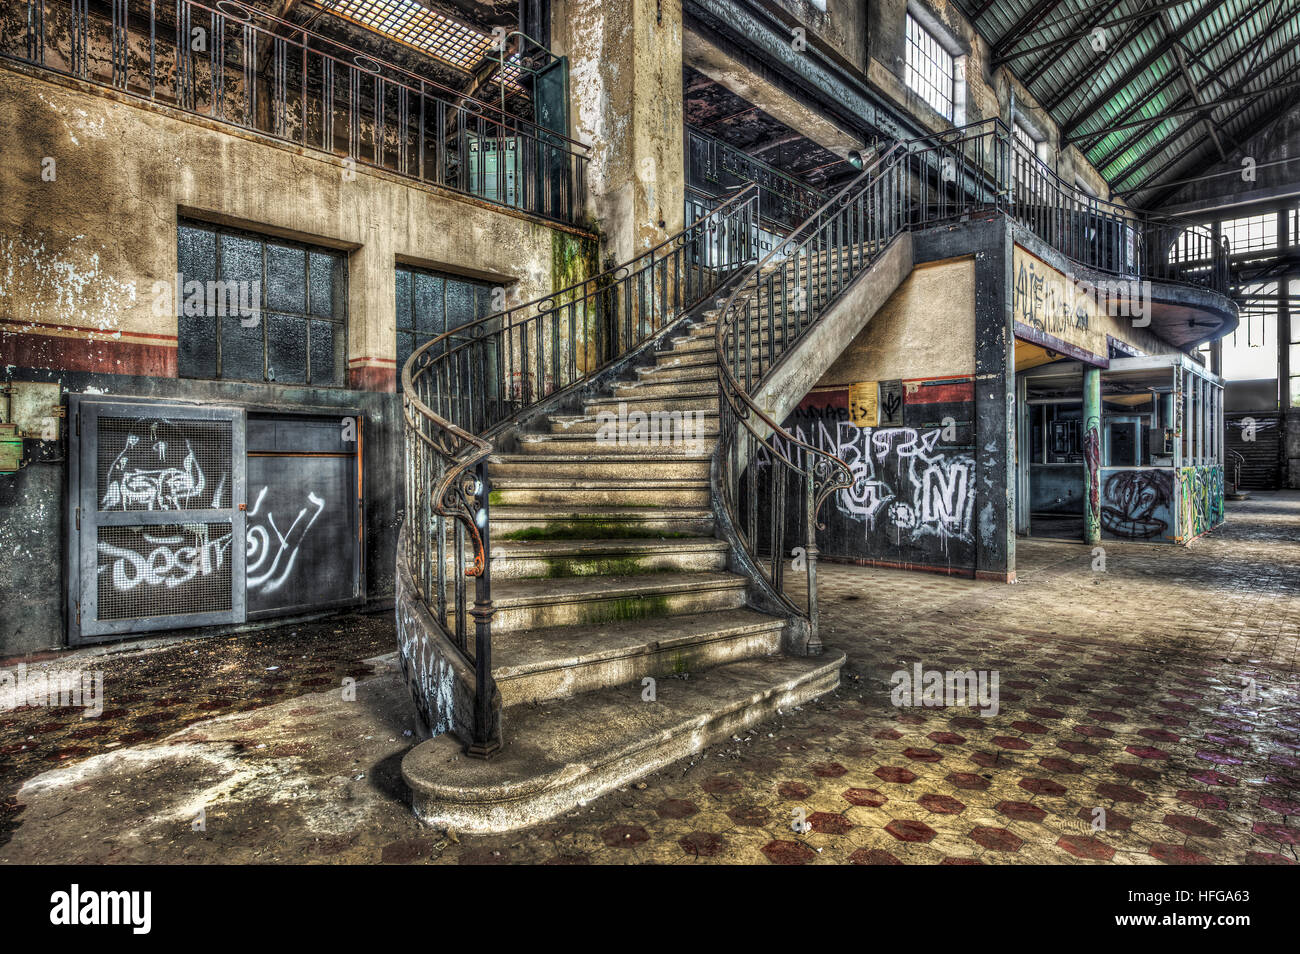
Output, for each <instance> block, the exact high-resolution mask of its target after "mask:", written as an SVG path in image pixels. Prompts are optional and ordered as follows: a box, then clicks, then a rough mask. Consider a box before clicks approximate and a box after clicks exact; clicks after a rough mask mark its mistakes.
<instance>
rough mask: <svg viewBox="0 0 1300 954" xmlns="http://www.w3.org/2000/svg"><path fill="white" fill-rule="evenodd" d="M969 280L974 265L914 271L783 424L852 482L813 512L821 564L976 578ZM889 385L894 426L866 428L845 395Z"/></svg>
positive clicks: (954, 261) (965, 259)
mask: <svg viewBox="0 0 1300 954" xmlns="http://www.w3.org/2000/svg"><path fill="white" fill-rule="evenodd" d="M923 244H924V243H923ZM940 254H942V253H940ZM975 275H976V261H975V257H974V256H973V255H964V256H962V257H960V258H946V257H941V258H940V259H939V260H937V261H929V262H925V263H923V264H919V265H917V266H916V267H915V268H914V269H913V270H912V272H911V273H910V274H909V275H908V276H907V277H906V278H905V279H904V280H903V282H902V284H901V285H900V286H899V287H898V288H897V290H895V291H894V293H893V294H892V295H891V296H890V298H889V299H888V300H887V301H886V302H885V304H884V305H883V306H882V307H881V308H880V310H879V311H878V312H877V313H876V314H875V316H874V317H872V319H871V320H870V321H869V322H868V323H867V325H866V327H865V328H864V329H863V330H862V331H861V332H860V333H859V334H858V336H857V337H856V338H855V339H854V340H853V341H852V342H851V343H850V344H849V345H848V346H847V347H846V348H845V349H844V351H843V352H842V354H841V355H840V356H839V358H838V359H837V360H836V361H835V362H834V364H833V365H832V366H831V367H830V368H829V370H828V371H827V372H826V374H825V375H823V377H822V378H821V380H820V381H819V382H818V384H817V387H816V388H815V389H814V390H813V391H812V392H810V393H809V394H808V395H807V396H806V397H805V398H804V400H803V402H802V403H801V404H800V405H799V407H798V408H797V409H796V410H795V412H794V413H793V414H791V415H790V416H789V417H788V418H787V419H786V420H785V422H784V425H785V427H786V429H787V430H789V431H790V432H791V433H793V434H794V435H795V436H796V437H798V438H799V439H800V440H803V441H806V442H807V443H810V444H812V445H813V446H815V447H818V448H820V449H821V450H824V451H826V452H828V453H831V454H835V455H836V456H838V457H840V458H841V459H842V460H844V461H845V462H846V463H847V464H848V465H849V466H850V468H851V470H852V471H853V474H854V484H853V486H852V487H851V488H849V489H847V490H844V491H840V492H839V493H837V494H835V495H834V497H832V498H831V499H830V500H829V501H827V504H826V506H825V508H824V509H823V517H824V519H825V521H826V528H825V529H824V530H823V531H820V532H819V533H818V544H817V545H818V547H819V548H820V549H821V551H822V553H823V555H825V556H826V557H828V558H831V559H844V560H851V561H854V562H864V563H877V564H884V565H891V566H902V567H908V568H914V569H925V570H936V571H940V572H950V573H961V574H967V575H974V574H975V573H976V571H977V568H978V567H979V565H980V560H979V557H978V554H977V549H978V548H977V544H976V526H975V505H976V487H977V483H976V469H975V458H974V441H975V437H974V435H975V386H974V379H973V374H974V372H975V366H976V349H975V335H976V316H975V285H976V282H975ZM896 379H898V380H901V381H902V394H901V398H902V400H901V407H900V408H892V407H885V406H884V405H882V406H881V407H880V409H879V410H880V413H881V416H882V419H888V420H892V421H894V422H895V423H893V424H889V425H885V424H882V425H880V426H869V424H868V422H867V421H864V420H863V419H862V418H861V417H860V416H859V412H858V409H857V408H856V407H855V406H854V403H853V399H852V392H851V390H850V389H851V388H852V387H853V386H854V385H860V384H867V385H868V386H870V384H872V383H874V382H878V381H887V380H896ZM885 415H888V418H885Z"/></svg>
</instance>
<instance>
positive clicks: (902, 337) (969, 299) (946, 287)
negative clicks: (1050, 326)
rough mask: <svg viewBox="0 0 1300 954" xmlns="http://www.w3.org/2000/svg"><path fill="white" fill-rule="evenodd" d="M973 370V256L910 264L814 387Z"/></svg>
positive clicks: (961, 372)
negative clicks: (874, 313)
mask: <svg viewBox="0 0 1300 954" xmlns="http://www.w3.org/2000/svg"><path fill="white" fill-rule="evenodd" d="M936 302H942V303H943V304H942V307H936V306H935V305H936ZM974 371H975V260H974V259H973V258H964V259H956V260H953V261H947V262H932V263H928V264H925V265H918V266H916V268H914V269H913V270H912V273H911V274H910V275H908V276H907V278H906V279H904V280H903V284H902V285H900V286H899V288H898V290H897V291H896V292H894V294H893V295H891V296H890V298H889V301H887V302H886V303H885V304H884V306H883V307H882V308H881V309H880V311H879V312H878V313H877V314H876V315H875V317H873V318H872V319H871V321H869V322H867V326H866V327H865V328H863V329H862V331H861V332H860V333H859V334H858V336H857V337H856V338H855V339H854V340H853V342H852V343H851V344H849V346H848V347H846V348H845V349H844V351H843V353H842V354H841V355H840V356H839V358H837V359H836V361H835V363H834V364H832V365H831V367H830V368H829V370H827V372H826V374H825V375H823V376H822V379H821V380H820V381H818V382H817V387H818V388H830V387H846V386H848V385H850V384H856V383H858V382H860V381H884V380H891V379H894V378H925V377H930V378H932V377H942V376H945V375H954V374H973V373H974Z"/></svg>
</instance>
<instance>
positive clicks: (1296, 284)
mask: <svg viewBox="0 0 1300 954" xmlns="http://www.w3.org/2000/svg"><path fill="white" fill-rule="evenodd" d="M1291 214H1292V215H1293V216H1294V215H1295V213H1294V212H1292V213H1291ZM1286 284H1287V296H1288V297H1287V311H1288V313H1289V317H1290V324H1291V343H1290V347H1291V351H1290V357H1291V368H1290V371H1291V382H1290V384H1291V386H1290V389H1289V390H1290V399H1289V400H1290V405H1289V406H1290V407H1300V278H1292V279H1290V280H1288V281H1287V283H1286Z"/></svg>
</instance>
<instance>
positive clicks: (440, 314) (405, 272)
mask: <svg viewBox="0 0 1300 954" xmlns="http://www.w3.org/2000/svg"><path fill="white" fill-rule="evenodd" d="M498 287H500V286H497V285H493V284H492V283H490V282H484V281H479V280H476V279H473V278H465V277H464V276H461V275H452V274H448V273H445V272H438V271H433V270H432V269H425V268H416V267H415V266H411V265H400V266H398V268H397V295H396V299H397V367H398V388H399V390H400V388H401V368H402V367H403V366H404V365H405V364H406V361H407V359H408V358H410V356H411V353H412V352H413V351H414V350H415V349H416V348H418V347H420V345H422V344H424V343H425V342H426V341H429V340H430V339H432V338H436V337H437V336H438V335H441V334H443V333H445V332H447V331H451V330H453V329H456V328H459V327H461V326H462V325H466V324H469V323H470V322H471V321H476V320H477V319H479V318H486V317H487V316H488V315H491V314H493V313H494V312H495V311H500V309H499V308H493V307H492V305H493V302H492V292H493V290H494V289H495V288H498Z"/></svg>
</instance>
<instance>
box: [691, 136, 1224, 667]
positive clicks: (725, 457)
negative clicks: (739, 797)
mask: <svg viewBox="0 0 1300 954" xmlns="http://www.w3.org/2000/svg"><path fill="white" fill-rule="evenodd" d="M998 213H1001V214H1005V215H1008V216H1010V217H1012V218H1014V219H1015V220H1016V221H1018V222H1020V223H1021V224H1022V225H1024V226H1026V227H1027V228H1029V229H1030V230H1031V231H1032V232H1033V233H1034V234H1035V235H1037V236H1038V237H1039V238H1041V239H1043V241H1044V242H1046V243H1047V244H1048V245H1050V246H1052V247H1053V248H1055V249H1057V250H1059V251H1061V252H1062V253H1064V254H1065V255H1066V256H1067V257H1069V258H1071V259H1073V260H1074V261H1076V262H1079V263H1080V264H1082V265H1085V266H1088V267H1090V268H1093V269H1096V270H1098V271H1101V272H1105V273H1109V274H1112V275H1116V276H1119V277H1122V278H1125V279H1131V280H1151V281H1160V282H1179V283H1185V284H1191V285H1200V286H1204V287H1207V288H1210V289H1212V290H1214V291H1217V292H1220V293H1226V291H1227V288H1228V281H1227V279H1228V271H1227V250H1226V245H1224V244H1223V243H1220V242H1216V241H1215V240H1214V237H1213V235H1212V234H1211V233H1210V232H1209V230H1208V229H1198V228H1197V227H1194V226H1193V227H1188V226H1187V225H1186V223H1184V222H1180V221H1176V220H1171V219H1163V218H1159V217H1155V216H1148V215H1143V214H1140V213H1135V212H1133V211H1131V210H1129V209H1125V208H1123V207H1121V206H1118V205H1115V204H1113V203H1108V202H1103V201H1100V200H1097V199H1095V198H1093V197H1091V196H1088V195H1086V194H1085V193H1083V192H1082V191H1081V190H1079V189H1076V188H1075V187H1073V186H1070V185H1067V184H1066V183H1064V182H1063V181H1062V180H1061V179H1060V178H1059V177H1057V176H1056V175H1055V173H1054V172H1052V171H1051V170H1050V169H1049V168H1048V167H1047V166H1046V164H1044V163H1043V162H1041V161H1040V160H1039V159H1038V157H1037V156H1034V155H1033V154H1032V152H1030V151H1029V150H1028V149H1026V148H1025V146H1024V145H1023V144H1021V143H1019V142H1017V141H1016V140H1015V137H1014V136H1013V135H1012V134H1011V132H1010V130H1008V129H1007V127H1006V126H1005V125H1004V124H1002V123H1001V122H999V121H996V120H994V121H990V122H984V123H979V124H975V125H973V126H968V127H963V128H957V129H953V130H949V131H946V132H944V133H941V134H938V135H932V136H927V137H923V138H921V139H917V140H914V141H911V142H908V143H898V144H896V145H894V146H893V147H892V148H890V149H889V150H887V151H886V152H885V153H883V155H881V156H880V158H879V159H877V160H876V161H875V162H874V163H873V164H872V165H871V166H870V167H868V168H867V169H866V170H865V171H864V172H862V173H861V174H859V175H858V176H857V177H855V178H854V180H853V181H852V182H850V183H849V184H848V185H847V186H845V187H844V189H842V190H841V191H840V192H839V193H838V194H836V195H835V196H834V197H832V198H831V199H830V200H829V201H827V202H826V203H825V204H823V205H822V206H821V207H820V208H819V209H817V210H816V211H815V212H814V213H813V214H812V215H811V216H809V217H808V218H807V219H806V220H805V221H804V222H803V223H802V224H801V225H799V226H798V227H797V228H796V229H794V230H793V231H792V232H791V233H790V234H789V235H788V236H786V237H785V238H784V239H783V240H781V241H780V242H779V244H778V245H777V247H776V248H774V249H773V250H772V251H771V252H770V253H768V254H767V255H766V256H764V257H763V258H762V259H761V260H760V261H759V262H758V263H757V264H756V265H755V266H754V267H753V268H752V269H751V270H750V271H749V272H748V273H746V274H745V275H744V276H742V277H741V278H739V279H737V280H736V285H735V289H734V290H733V292H732V293H731V295H730V297H729V298H728V299H727V301H726V303H725V305H724V306H723V308H722V310H721V313H720V316H719V320H718V327H717V331H716V350H717V359H718V385H719V415H720V419H719V440H718V445H717V449H716V456H717V462H718V467H717V473H718V476H719V479H720V482H721V486H720V487H719V491H720V496H721V500H722V504H723V506H724V508H725V510H726V513H727V518H728V520H727V522H728V523H729V524H730V527H731V529H732V531H733V532H734V534H735V537H736V540H737V541H738V543H739V545H740V548H741V549H742V550H743V551H744V557H745V559H746V561H747V562H748V563H749V564H750V566H751V567H752V569H753V572H754V573H756V574H757V575H758V577H759V578H760V579H761V581H762V583H763V584H764V587H765V589H766V590H767V596H768V598H769V599H771V600H773V601H777V602H779V603H780V604H781V605H783V606H784V607H785V608H786V609H787V611H789V612H790V613H791V614H792V615H795V616H798V617H802V619H803V620H804V621H805V623H806V627H807V637H808V638H807V643H806V651H808V652H810V653H815V652H817V651H819V650H820V645H821V644H820V640H819V638H818V633H817V567H816V564H817V554H818V549H817V533H816V532H817V529H818V522H817V515H818V512H819V510H820V508H821V506H822V504H823V503H824V502H825V500H826V499H827V498H828V497H829V496H830V495H831V494H832V493H834V492H836V491H838V490H841V489H846V488H848V487H850V486H851V485H852V482H853V476H852V473H851V471H850V469H849V467H848V465H847V464H846V463H845V462H844V461H842V460H840V459H839V458H838V457H836V456H834V455H833V454H829V453H827V452H826V451H823V450H821V449H819V448H817V447H814V446H813V445H811V444H808V443H806V442H804V441H801V440H799V439H798V438H797V437H795V436H794V435H793V434H791V433H790V432H789V431H787V430H785V428H783V427H782V426H781V424H780V422H778V421H775V420H773V419H772V418H771V417H770V416H769V415H768V414H767V413H766V412H765V411H764V410H763V408H762V407H761V406H760V405H759V403H758V402H757V401H756V400H755V398H754V397H753V395H755V394H757V393H758V392H759V391H760V390H761V388H762V387H763V386H764V384H765V383H766V382H767V381H768V380H769V377H770V375H771V374H772V372H773V369H774V368H776V366H777V365H778V364H779V363H780V362H781V360H782V359H783V358H784V357H785V356H786V355H788V354H790V352H791V350H792V348H793V346H794V345H795V344H796V342H798V341H799V340H800V338H802V337H803V336H804V335H805V334H806V333H807V332H808V331H809V330H810V329H811V327H812V326H813V325H814V324H815V323H816V322H817V321H818V319H819V318H820V317H821V316H822V315H823V314H825V313H826V312H827V311H828V310H829V309H830V308H831V306H832V305H834V304H835V302H836V301H837V300H838V299H839V298H840V297H841V296H842V295H843V294H844V292H845V291H847V289H848V287H849V286H850V285H851V284H852V282H853V281H854V280H855V279H856V278H857V277H858V275H859V274H860V273H862V272H863V271H864V270H866V269H867V268H869V267H870V266H871V264H872V263H873V262H874V261H875V260H876V259H877V258H878V256H879V255H880V254H881V253H883V252H884V250H885V249H886V248H887V247H888V246H889V244H890V243H891V242H892V241H893V240H894V238H895V237H897V236H898V235H899V234H900V233H902V232H904V231H910V230H917V229H923V228H929V227H932V226H937V225H941V224H945V223H951V222H954V221H959V220H962V219H969V218H971V217H975V216H979V215H982V214H998ZM760 471H762V474H761V479H760ZM791 501H796V502H797V505H796V506H795V507H794V508H791V507H790V506H789V504H790V502H791ZM793 540H797V541H798V542H797V546H798V548H799V549H800V550H802V553H800V554H798V556H799V557H800V559H801V562H802V563H803V565H804V567H805V569H806V574H807V575H806V595H805V596H804V597H803V599H802V602H800V600H798V599H796V598H795V597H792V596H791V595H790V594H789V593H787V587H786V585H785V567H786V563H787V562H788V561H789V560H790V557H791V555H792V553H793V552H794V549H795V548H794V547H791V546H790V543H791V541H793Z"/></svg>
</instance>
